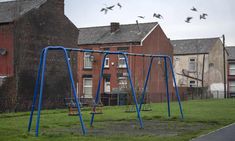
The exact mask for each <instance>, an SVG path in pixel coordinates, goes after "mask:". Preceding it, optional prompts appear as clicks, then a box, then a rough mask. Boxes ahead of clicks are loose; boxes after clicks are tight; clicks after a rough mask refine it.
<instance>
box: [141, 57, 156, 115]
mask: <svg viewBox="0 0 235 141" xmlns="http://www.w3.org/2000/svg"><path fill="white" fill-rule="evenodd" d="M153 59H154V57H151V60H150V64H149V68H148V73H147V76H146V79H145V82H144V89H143V92H142V94H141V99H140V106H139V110H140V111H141V108H142V104H143V102H144V97H145V92H146V88H147V85H148V80H149V76H150V72H151V68H152V63H153Z"/></svg>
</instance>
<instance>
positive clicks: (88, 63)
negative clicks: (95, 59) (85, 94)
mask: <svg viewBox="0 0 235 141" xmlns="http://www.w3.org/2000/svg"><path fill="white" fill-rule="evenodd" d="M90 56H91V53H90V52H84V68H85V69H92V62H91V59H90Z"/></svg>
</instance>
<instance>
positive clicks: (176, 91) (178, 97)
mask: <svg viewBox="0 0 235 141" xmlns="http://www.w3.org/2000/svg"><path fill="white" fill-rule="evenodd" d="M167 58H168V60H169V62H170V67H171V72H172V77H173V81H174V85H175V94H176V96H177V99H178V103H179V107H180V114H181V118H182V119H183V118H184V114H183V109H182V105H181V102H180V96H179V90H178V87H177V85H176V80H175V74H174V68H173V65H172V60H171V58H170V57H167Z"/></svg>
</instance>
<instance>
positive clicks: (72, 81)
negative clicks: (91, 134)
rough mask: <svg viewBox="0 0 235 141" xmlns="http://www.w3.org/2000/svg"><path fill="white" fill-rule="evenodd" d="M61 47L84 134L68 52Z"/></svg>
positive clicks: (84, 129) (83, 129)
mask: <svg viewBox="0 0 235 141" xmlns="http://www.w3.org/2000/svg"><path fill="white" fill-rule="evenodd" d="M62 49H63V51H64V55H65V61H66V64H67V67H68V72H69V78H70V81H71V85H72V91H73V96H74V99H75V102H76V105H77V110H78V113H79V114H78V117H79V119H80V123H81V126H82V132H83V135H85V134H86V128H85V125H84V122H83V119H82V113H81V108H80V104H79V102H78V97H77V92H76V89H75V84H74V80H73V74H72V70H71V66H70V63H69V59H68V53H67V51H66V49H65V48H62Z"/></svg>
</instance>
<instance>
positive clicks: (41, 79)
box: [28, 46, 184, 136]
mask: <svg viewBox="0 0 235 141" xmlns="http://www.w3.org/2000/svg"><path fill="white" fill-rule="evenodd" d="M50 50H61V51H62V52H63V53H64V59H65V62H66V64H67V67H68V72H69V78H70V81H71V85H72V92H73V96H74V98H75V102H76V105H77V110H78V113H80V114H78V117H79V120H80V123H81V127H82V133H83V134H84V135H85V134H86V127H85V124H84V122H83V118H82V113H81V107H80V104H79V99H78V97H77V93H76V89H75V84H74V80H73V75H72V69H71V66H70V63H69V57H68V53H67V51H77V52H90V53H101V54H104V56H103V59H102V66H101V71H100V77H99V81H98V88H97V91H96V97H95V103H96V104H94V107H93V108H96V107H95V105H97V104H98V102H99V94H100V86H101V81H102V78H103V71H104V65H105V58H106V57H107V55H110V54H114V55H122V56H123V57H124V58H125V64H126V69H127V73H128V79H129V81H130V86H131V91H132V96H133V100H134V103H135V106H136V112H137V117H138V120H139V123H140V128H143V122H142V118H141V114H140V111H141V107H142V104H143V100H144V97H145V93H146V88H147V84H148V79H149V75H150V70H151V68H152V64H153V59H155V58H160V59H161V58H163V59H164V63H165V73H166V94H167V105H168V116H169V117H170V96H169V88H168V71H167V60H169V64H170V68H171V72H172V76H173V81H174V85H175V94H176V96H177V99H178V103H179V108H180V113H181V117H182V118H184V117H183V110H182V106H181V102H180V96H179V93H178V88H177V86H176V80H175V74H174V70H173V65H172V60H171V57H170V56H167V55H151V54H136V53H127V52H112V51H100V50H86V49H77V48H65V47H63V46H48V47H46V48H44V49H43V50H42V52H41V55H40V64H39V68H38V76H37V80H36V84H35V88H34V96H33V102H32V107H31V113H30V118H29V123H28V132H30V130H31V124H32V119H33V113H34V109H35V104H36V100H37V96H38V93H39V101H38V111H37V112H38V113H37V120H36V130H35V136H38V133H39V126H40V114H41V103H42V94H43V86H44V75H45V69H46V59H47V54H48V51H50ZM128 55H130V56H143V57H150V58H151V61H150V65H149V68H148V73H147V76H146V80H145V83H144V89H143V92H142V97H141V102H140V104H139V105H138V102H137V98H136V93H135V89H134V86H133V82H132V78H131V70H130V68H129V64H128V57H127V56H128ZM94 116H95V113H92V117H91V121H90V126H93V122H94Z"/></svg>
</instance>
